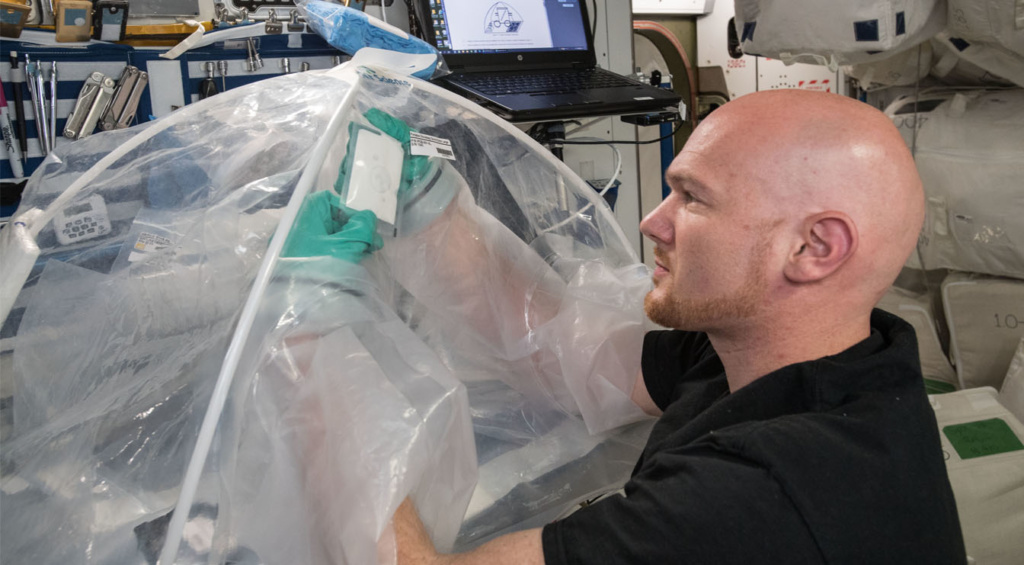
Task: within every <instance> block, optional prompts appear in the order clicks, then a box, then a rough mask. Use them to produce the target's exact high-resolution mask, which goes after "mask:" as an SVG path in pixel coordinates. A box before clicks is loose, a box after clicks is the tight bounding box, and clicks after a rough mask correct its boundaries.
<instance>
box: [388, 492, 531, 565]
mask: <svg viewBox="0 0 1024 565" xmlns="http://www.w3.org/2000/svg"><path fill="white" fill-rule="evenodd" d="M394 529H395V541H396V543H397V545H398V565H544V552H543V549H542V548H541V539H540V529H533V530H526V531H522V532H516V533H514V534H508V535H505V536H501V537H500V538H497V539H494V540H491V541H489V542H487V543H485V544H484V545H482V546H480V547H478V548H476V549H474V550H473V551H470V552H468V553H460V554H458V555H441V554H439V553H438V552H437V550H436V549H434V544H433V542H431V541H430V536H429V535H427V530H426V528H424V527H423V522H421V521H420V517H419V515H418V514H417V513H416V508H415V507H414V506H413V505H412V501H410V500H409V499H408V498H407V499H405V501H403V502H402V504H401V505H400V506H399V507H398V510H396V511H395V518H394Z"/></svg>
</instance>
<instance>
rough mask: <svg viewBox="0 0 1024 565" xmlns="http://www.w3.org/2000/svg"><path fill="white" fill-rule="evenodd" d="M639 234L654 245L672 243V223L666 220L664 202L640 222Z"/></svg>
mask: <svg viewBox="0 0 1024 565" xmlns="http://www.w3.org/2000/svg"><path fill="white" fill-rule="evenodd" d="M640 233H642V234H644V235H645V236H647V237H648V238H650V239H651V240H653V241H654V242H656V243H663V244H669V243H671V242H672V222H670V221H669V220H668V214H666V210H665V203H664V202H662V203H661V204H659V205H658V207H657V208H655V209H654V210H652V211H651V213H650V214H647V216H646V217H645V218H644V219H643V221H642V222H640Z"/></svg>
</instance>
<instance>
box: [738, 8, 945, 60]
mask: <svg viewBox="0 0 1024 565" xmlns="http://www.w3.org/2000/svg"><path fill="white" fill-rule="evenodd" d="M945 25H946V2H945V0H890V1H875V2H819V1H816V0H736V32H737V34H738V35H739V38H740V46H741V47H742V48H743V52H744V53H748V54H751V55H761V56H764V57H772V58H775V59H780V60H782V61H783V62H785V63H817V64H830V65H831V64H842V65H849V64H854V63H864V62H867V61H872V60H881V59H885V58H886V57H888V56H890V55H891V54H892V53H895V52H897V51H901V50H903V49H907V48H909V47H913V46H914V45H917V44H918V43H921V42H922V41H925V40H927V39H929V38H931V37H932V36H933V35H935V34H936V33H938V32H940V31H942V29H943V28H944V27H945Z"/></svg>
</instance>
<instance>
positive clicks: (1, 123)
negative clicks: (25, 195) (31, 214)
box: [0, 81, 25, 179]
mask: <svg viewBox="0 0 1024 565" xmlns="http://www.w3.org/2000/svg"><path fill="white" fill-rule="evenodd" d="M0 131H2V132H3V134H4V146H5V147H6V148H7V160H8V161H10V163H11V171H13V172H14V178H18V179H20V178H23V177H24V176H25V169H23V168H22V166H21V149H20V148H19V147H18V142H17V141H16V140H15V139H14V127H13V126H12V125H11V112H10V111H9V110H8V109H7V96H6V95H4V83H3V81H0Z"/></svg>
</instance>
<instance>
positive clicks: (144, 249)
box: [128, 232, 172, 262]
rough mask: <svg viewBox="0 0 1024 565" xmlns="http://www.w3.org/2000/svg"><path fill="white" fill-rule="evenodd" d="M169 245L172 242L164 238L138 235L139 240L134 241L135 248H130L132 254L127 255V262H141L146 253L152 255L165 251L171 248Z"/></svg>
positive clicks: (147, 234) (154, 235) (152, 235)
mask: <svg viewBox="0 0 1024 565" xmlns="http://www.w3.org/2000/svg"><path fill="white" fill-rule="evenodd" d="M171 243H172V241H171V240H169V239H167V238H166V237H161V236H159V235H156V234H153V233H147V232H142V233H140V234H139V239H137V240H136V241H135V246H134V247H132V252H131V253H130V254H128V261H129V262H135V261H141V260H142V259H144V258H145V257H146V254H147V253H154V252H156V251H160V250H161V249H166V248H168V247H170V246H171Z"/></svg>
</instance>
